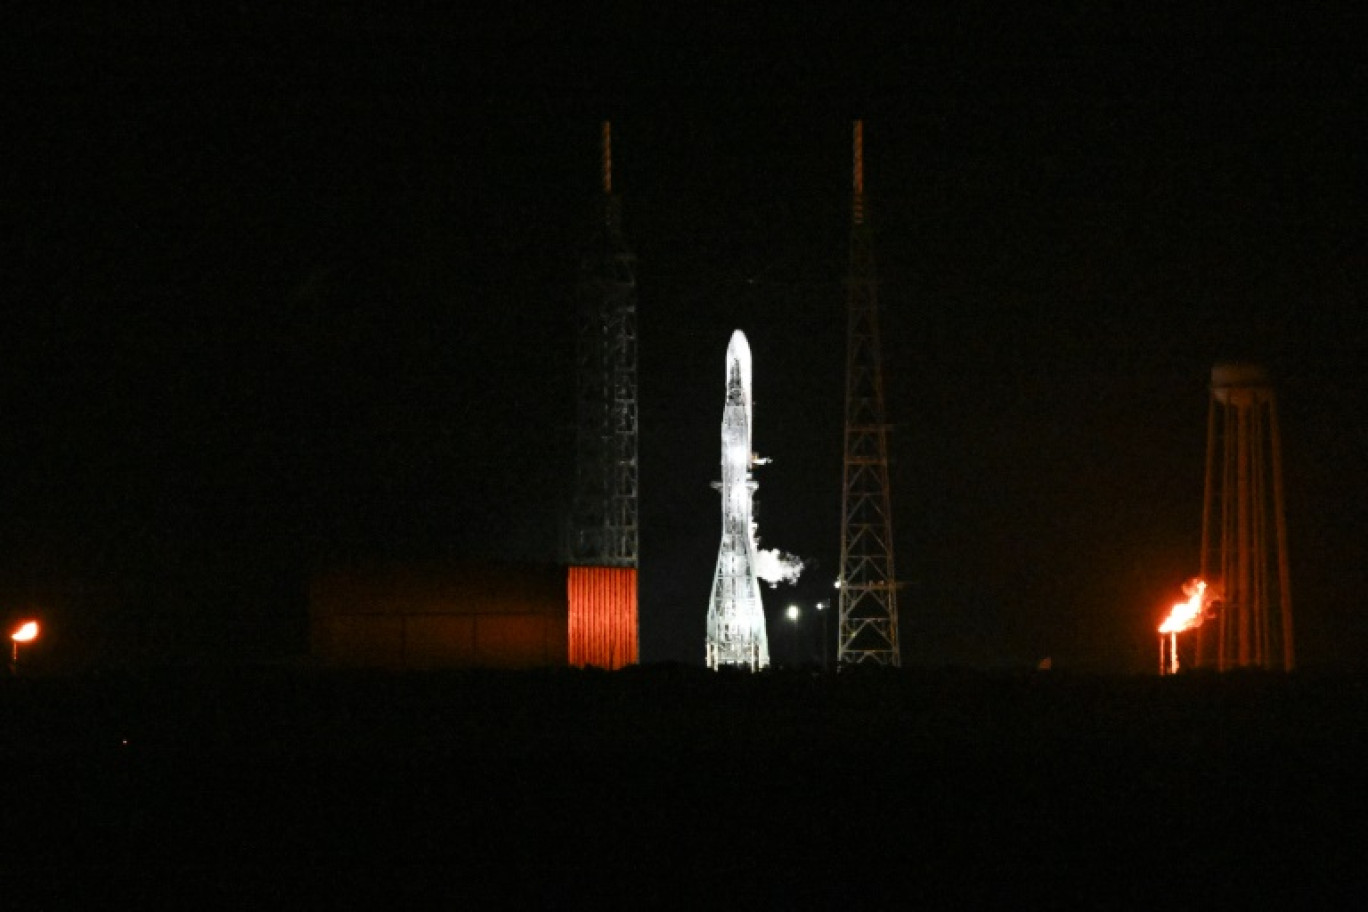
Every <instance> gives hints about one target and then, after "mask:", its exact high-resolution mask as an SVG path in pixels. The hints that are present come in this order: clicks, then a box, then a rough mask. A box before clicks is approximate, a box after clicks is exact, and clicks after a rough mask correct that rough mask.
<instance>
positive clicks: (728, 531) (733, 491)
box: [707, 329, 769, 671]
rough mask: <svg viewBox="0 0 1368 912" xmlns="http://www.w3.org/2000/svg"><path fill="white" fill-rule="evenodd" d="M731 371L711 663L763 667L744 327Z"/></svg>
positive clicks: (731, 349) (735, 336)
mask: <svg viewBox="0 0 1368 912" xmlns="http://www.w3.org/2000/svg"><path fill="white" fill-rule="evenodd" d="M726 377H727V398H726V404H725V405H724V406H723V409H722V480H721V481H720V482H715V483H714V487H716V488H717V489H718V490H719V491H720V492H721V494H722V543H721V545H720V546H719V547H718V550H717V570H716V572H715V573H714V574H713V586H712V599H711V601H710V602H709V603H708V639H707V664H708V667H709V668H713V669H716V668H720V667H722V666H723V665H734V666H744V667H746V668H749V669H750V670H751V671H757V670H759V669H761V668H765V667H767V666H768V665H769V640H768V637H767V635H766V632H765V611H764V606H763V605H762V604H761V601H760V580H759V577H758V576H757V575H756V559H755V523H754V521H753V519H752V504H753V499H754V496H755V489H756V483H755V482H754V481H753V480H752V479H751V468H752V467H753V466H754V465H756V463H757V460H756V458H755V454H754V450H753V449H752V447H751V418H752V407H751V352H750V345H749V343H747V341H746V334H745V333H743V332H742V331H741V330H739V329H738V330H736V331H735V332H733V333H732V336H731V341H730V343H728V345H727V373H726Z"/></svg>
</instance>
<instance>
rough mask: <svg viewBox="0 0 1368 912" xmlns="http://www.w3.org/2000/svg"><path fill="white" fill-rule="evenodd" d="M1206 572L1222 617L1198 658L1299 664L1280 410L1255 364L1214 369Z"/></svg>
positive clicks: (1203, 638) (1209, 628)
mask: <svg viewBox="0 0 1368 912" xmlns="http://www.w3.org/2000/svg"><path fill="white" fill-rule="evenodd" d="M1202 578H1203V579H1206V580H1207V581H1208V582H1209V583H1210V584H1211V585H1212V587H1213V589H1214V590H1215V591H1216V593H1217V594H1216V599H1217V601H1216V604H1215V610H1216V617H1215V618H1214V619H1213V620H1214V623H1213V622H1208V623H1206V624H1204V625H1202V626H1201V627H1199V628H1198V644H1197V661H1198V664H1200V665H1206V666H1211V665H1215V666H1216V667H1217V668H1218V669H1220V670H1222V671H1225V670H1227V669H1230V668H1243V667H1258V668H1281V669H1283V670H1284V671H1290V670H1292V667H1293V664H1294V651H1293V641H1292V594H1291V588H1290V584H1289V580H1288V570H1287V527H1286V522H1285V520H1284V517H1283V488H1282V450H1281V442H1280V440H1279V435H1278V409H1277V403H1276V400H1275V397H1274V395H1273V387H1272V385H1271V384H1270V382H1269V380H1268V376H1267V374H1265V372H1264V370H1263V369H1262V368H1260V367H1257V366H1254V365H1250V364H1220V365H1217V366H1216V367H1214V368H1212V371H1211V400H1210V406H1209V409H1208V418H1207V457H1206V494H1205V499H1204V504H1203V508H1202Z"/></svg>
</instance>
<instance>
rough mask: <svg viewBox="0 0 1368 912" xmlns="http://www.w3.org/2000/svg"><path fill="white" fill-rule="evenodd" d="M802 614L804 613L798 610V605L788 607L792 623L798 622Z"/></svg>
mask: <svg viewBox="0 0 1368 912" xmlns="http://www.w3.org/2000/svg"><path fill="white" fill-rule="evenodd" d="M801 613H802V612H800V611H799V610H798V606H797V605H789V606H788V611H787V612H786V614H787V615H788V619H789V620H790V621H796V620H798V615H799V614H801Z"/></svg>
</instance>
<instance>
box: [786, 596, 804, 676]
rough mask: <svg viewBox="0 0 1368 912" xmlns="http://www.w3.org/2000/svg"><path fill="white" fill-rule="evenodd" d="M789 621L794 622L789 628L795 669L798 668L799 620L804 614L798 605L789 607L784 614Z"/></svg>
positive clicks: (790, 647)
mask: <svg viewBox="0 0 1368 912" xmlns="http://www.w3.org/2000/svg"><path fill="white" fill-rule="evenodd" d="M784 613H785V615H787V617H788V619H789V620H790V621H792V622H793V624H792V626H790V627H789V653H790V654H791V655H792V656H793V664H794V667H797V666H798V618H800V617H802V615H803V612H802V611H801V610H799V608H798V606H797V605H789V606H788V611H786V612H784Z"/></svg>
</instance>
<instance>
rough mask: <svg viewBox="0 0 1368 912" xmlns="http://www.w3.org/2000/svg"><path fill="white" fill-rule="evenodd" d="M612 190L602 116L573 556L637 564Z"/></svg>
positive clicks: (630, 367)
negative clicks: (600, 189) (600, 195)
mask: <svg viewBox="0 0 1368 912" xmlns="http://www.w3.org/2000/svg"><path fill="white" fill-rule="evenodd" d="M621 214H622V205H621V200H620V199H619V198H618V197H617V196H616V195H614V193H613V158H612V135H611V132H610V129H609V125H608V123H607V122H605V123H604V124H603V199H602V202H601V205H600V207H599V211H598V215H597V219H596V225H595V231H594V234H593V237H592V241H591V244H590V246H589V247H588V248H587V249H586V251H585V254H584V257H583V260H582V261H581V264H580V281H579V293H578V301H577V324H578V325H577V348H576V385H575V395H576V408H577V416H578V432H577V438H576V465H575V492H574V499H573V503H572V508H571V514H572V515H571V529H570V542H569V552H570V553H569V558H570V562H571V563H572V564H578V565H588V566H604V567H636V566H637V328H636V258H635V257H634V256H633V255H632V253H631V251H629V250H628V249H627V245H626V243H625V242H624V241H623V238H622V224H621V222H622V220H621Z"/></svg>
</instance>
